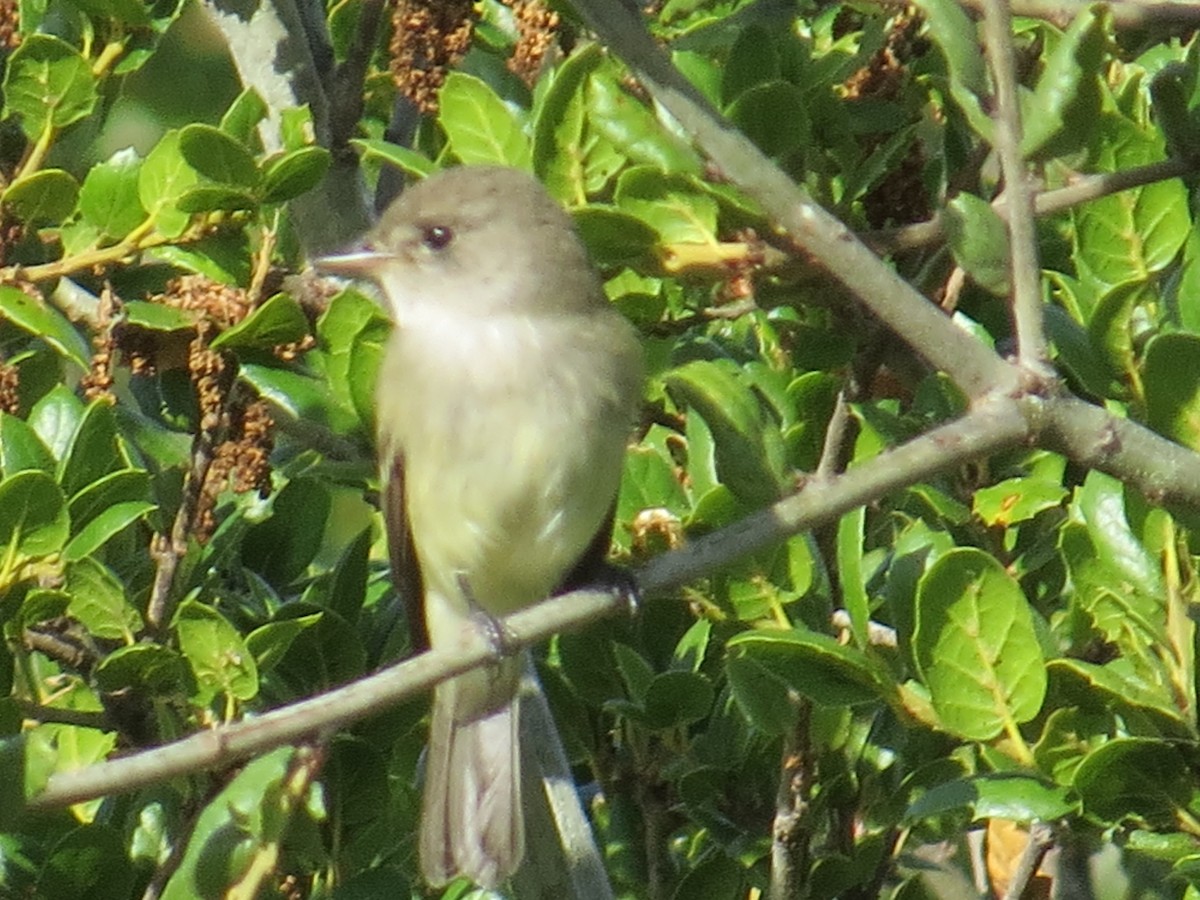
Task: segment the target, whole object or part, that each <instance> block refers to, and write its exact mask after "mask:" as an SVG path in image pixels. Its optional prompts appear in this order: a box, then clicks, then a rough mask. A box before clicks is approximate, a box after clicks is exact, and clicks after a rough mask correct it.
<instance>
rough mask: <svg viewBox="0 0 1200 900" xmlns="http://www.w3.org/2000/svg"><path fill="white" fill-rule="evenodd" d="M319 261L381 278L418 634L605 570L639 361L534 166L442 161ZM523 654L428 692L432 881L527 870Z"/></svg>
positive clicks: (397, 507) (500, 658) (392, 452)
mask: <svg viewBox="0 0 1200 900" xmlns="http://www.w3.org/2000/svg"><path fill="white" fill-rule="evenodd" d="M318 267H319V268H322V269H325V270H326V271H331V272H335V273H338V274H341V275H346V276H350V277H356V278H362V279H367V280H370V281H373V282H374V283H375V284H376V285H377V286H378V288H379V290H380V292H381V294H382V296H383V299H384V301H385V304H386V306H387V307H388V310H389V312H390V315H391V318H392V319H393V322H394V328H393V330H392V334H391V336H390V337H389V339H388V342H387V344H386V348H385V351H384V354H383V358H382V362H381V365H380V374H379V380H378V384H377V389H376V421H377V425H376V436H377V451H378V454H379V459H380V471H381V485H382V490H381V505H382V507H383V514H384V520H385V526H386V531H387V537H388V546H389V555H390V558H391V567H392V573H393V579H394V581H395V582H396V584H397V588H398V590H400V591H401V593H402V594H405V595H407V597H408V598H409V602H410V603H411V602H414V601H418V602H419V604H420V609H421V611H422V612H423V615H416V616H410V619H411V620H412V621H413V624H414V626H415V631H416V633H417V635H418V639H419V640H424V639H427V640H428V642H429V644H430V645H431V646H433V647H434V648H437V647H440V646H443V647H444V646H452V645H454V643H455V642H456V641H457V640H458V639H459V636H460V635H461V634H462V631H463V629H464V628H466V627H473V626H471V625H470V623H471V620H472V619H475V618H477V617H478V616H480V615H482V616H484V617H486V618H489V619H490V620H491V621H492V622H494V621H495V619H496V618H498V617H501V616H505V615H508V614H510V613H513V612H515V611H517V610H520V609H524V608H526V607H529V606H531V605H533V604H536V603H538V602H540V601H542V600H544V599H546V598H547V597H549V596H552V595H553V594H555V593H557V592H559V591H561V590H564V589H566V588H568V587H572V586H578V585H580V584H582V583H585V582H586V581H587V580H588V579H589V578H590V577H591V575H592V573H599V572H601V571H602V570H603V567H604V559H605V556H606V554H607V551H608V549H609V543H610V539H611V529H612V521H613V514H614V509H615V502H616V497H617V493H618V489H619V485H620V481H621V473H622V469H623V460H624V456H625V449H626V446H627V444H628V441H629V438H630V434H631V431H632V427H633V423H634V421H635V417H636V412H637V406H638V403H639V400H640V398H641V391H642V381H643V377H644V361H643V354H642V349H641V344H640V341H639V340H638V337H637V333H636V331H635V329H634V328H633V327H632V325H631V324H630V323H629V322H628V321H627V320H626V319H625V317H624V316H623V315H621V313H620V312H619V311H618V310H616V309H615V308H614V307H613V305H612V304H611V303H610V302H609V301H608V300H607V298H606V296H605V293H604V288H603V282H602V281H601V279H600V276H599V274H598V272H597V270H596V268H595V267H594V266H593V264H592V263H591V261H590V259H589V257H588V253H587V250H586V248H585V246H584V244H583V242H582V241H581V239H580V237H579V235H578V233H577V232H576V230H575V228H574V224H573V220H572V218H571V217H570V215H569V214H568V213H567V212H566V211H565V210H564V209H563V208H562V207H561V206H560V205H559V204H558V203H557V202H556V201H555V200H554V199H553V198H552V197H551V196H550V195H549V194H548V193H547V191H546V190H545V189H544V188H543V187H542V185H541V184H540V183H539V182H538V181H537V180H536V178H534V177H533V176H532V175H531V174H530V173H528V172H525V171H522V170H519V169H516V168H510V167H503V166H460V167H455V168H449V169H445V170H442V171H440V172H437V173H435V174H433V175H430V176H429V177H427V178H425V179H424V180H422V181H420V182H418V183H416V184H414V185H412V186H411V187H409V188H407V189H406V190H405V191H403V193H402V194H401V195H400V196H399V198H397V199H396V200H395V201H393V203H392V204H391V205H390V206H389V207H388V209H387V210H386V211H385V213H384V215H383V216H382V217H381V219H380V221H379V223H378V224H377V225H376V226H375V228H374V229H373V230H372V231H371V232H369V233H368V235H367V236H366V239H365V240H364V242H363V243H362V244H361V245H360V246H359V247H357V248H355V249H353V250H351V251H350V252H347V253H343V254H340V255H338V256H333V257H326V258H324V259H323V260H320V261H319V262H318ZM501 643H502V641H501ZM522 665H523V663H522V660H521V658H520V656H519V655H512V654H509V655H508V656H507V658H505V655H504V654H503V653H499V654H497V658H496V660H495V661H493V662H491V663H489V664H488V665H486V666H485V667H483V668H480V669H476V670H473V671H471V672H468V673H466V674H463V675H458V676H456V677H454V678H451V679H450V680H448V681H446V682H444V683H442V684H440V685H438V686H437V687H436V688H435V690H434V698H433V703H432V707H431V713H430V733H429V741H428V749H427V752H426V757H425V758H426V766H425V775H424V788H423V799H422V812H421V825H420V833H419V838H418V855H419V858H420V865H421V870H422V874H423V876H424V878H425V879H426V881H428V882H429V883H430V884H431V885H433V886H440V885H444V884H446V883H448V882H449V881H451V880H453V879H454V878H456V877H458V876H465V877H467V878H469V879H471V880H472V881H473V882H475V883H476V884H477V885H479V886H482V887H485V888H493V887H496V886H498V885H500V884H502V883H503V882H504V881H506V880H507V879H508V878H510V877H511V876H512V874H513V873H514V872H515V871H516V870H517V868H518V867H519V865H520V864H521V861H522V858H523V856H524V818H523V812H522V802H521V773H520V752H519V745H518V735H519V731H520V729H519V703H518V697H517V687H518V681H519V678H520V675H521V671H522Z"/></svg>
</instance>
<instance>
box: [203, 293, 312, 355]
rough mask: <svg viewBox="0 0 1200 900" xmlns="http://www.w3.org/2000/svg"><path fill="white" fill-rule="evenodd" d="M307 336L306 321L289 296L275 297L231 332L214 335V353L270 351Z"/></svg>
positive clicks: (298, 307) (231, 329) (301, 311)
mask: <svg viewBox="0 0 1200 900" xmlns="http://www.w3.org/2000/svg"><path fill="white" fill-rule="evenodd" d="M306 334H308V318H307V317H306V316H305V315H304V310H302V309H301V308H300V304H298V303H297V302H296V301H295V300H293V299H292V298H291V296H290V295H289V294H276V295H275V296H273V297H271V298H270V299H269V300H267V301H266V302H265V303H263V304H261V305H260V306H258V307H257V308H256V309H255V310H254V311H253V312H251V313H250V315H248V316H246V318H244V319H242V321H240V322H238V323H237V324H236V325H234V326H233V327H232V328H230V329H228V330H226V331H223V332H221V333H220V334H219V335H217V336H216V337H215V338H214V339H213V341H212V344H211V345H210V346H211V347H212V349H214V350H232V351H234V352H239V351H247V350H262V351H269V350H271V349H272V348H273V347H278V346H279V345H280V344H291V343H293V342H295V341H298V340H300V339H301V338H302V337H304V336H305V335H306Z"/></svg>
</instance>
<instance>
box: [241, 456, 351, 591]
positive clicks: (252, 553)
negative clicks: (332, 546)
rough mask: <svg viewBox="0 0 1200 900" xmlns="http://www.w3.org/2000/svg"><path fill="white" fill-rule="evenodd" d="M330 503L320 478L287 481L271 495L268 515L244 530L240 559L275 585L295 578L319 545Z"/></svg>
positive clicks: (287, 582)
mask: <svg viewBox="0 0 1200 900" xmlns="http://www.w3.org/2000/svg"><path fill="white" fill-rule="evenodd" d="M330 503H331V501H330V496H329V489H328V488H327V487H326V486H325V483H324V482H321V481H317V480H315V479H311V478H297V479H293V480H292V481H289V482H288V483H287V485H286V486H285V487H284V489H283V490H282V491H280V492H279V493H278V494H277V495H276V496H275V499H274V501H273V502H272V504H271V516H270V518H268V519H267V520H266V521H264V522H260V523H258V524H257V525H254V526H253V527H252V528H251V529H250V530H249V531H248V532H247V533H246V537H245V539H244V540H243V541H242V562H243V563H244V564H245V565H247V566H249V567H250V568H252V569H254V570H255V571H256V572H258V573H259V574H261V575H262V576H263V577H264V578H265V579H267V581H269V582H271V583H272V584H275V585H279V586H283V585H286V584H289V583H291V582H292V581H294V580H295V579H296V578H299V577H300V575H302V574H303V573H304V570H305V569H306V568H308V564H309V563H311V562H312V560H313V557H314V556H315V555H316V553H317V550H319V549H320V547H321V542H322V540H323V539H324V535H325V525H326V521H327V520H328V518H329V511H330Z"/></svg>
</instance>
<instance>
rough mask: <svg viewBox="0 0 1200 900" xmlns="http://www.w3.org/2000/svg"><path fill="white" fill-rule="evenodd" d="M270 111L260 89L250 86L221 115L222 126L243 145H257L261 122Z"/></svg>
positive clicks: (224, 130) (222, 128) (223, 129)
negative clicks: (260, 93)
mask: <svg viewBox="0 0 1200 900" xmlns="http://www.w3.org/2000/svg"><path fill="white" fill-rule="evenodd" d="M268 112H269V110H268V109H267V104H266V102H264V100H263V98H262V97H261V96H260V95H259V93H258V91H256V90H255V89H254V88H252V87H248V88H245V89H244V90H243V91H242V92H241V93H240V94H238V95H237V97H236V98H235V99H234V101H233V103H231V104H229V109H227V110H226V111H225V115H223V116H221V125H220V128H221V130H222V131H223V132H225V133H226V134H227V135H229V136H230V137H231V138H233V139H234V140H235V141H238V142H239V143H241V144H242V145H244V146H246V147H252V146H256V145H255V141H256V139H257V136H258V126H259V123H261V122H262V121H263V119H265V118H266V117H267V113H268ZM256 168H257V167H256Z"/></svg>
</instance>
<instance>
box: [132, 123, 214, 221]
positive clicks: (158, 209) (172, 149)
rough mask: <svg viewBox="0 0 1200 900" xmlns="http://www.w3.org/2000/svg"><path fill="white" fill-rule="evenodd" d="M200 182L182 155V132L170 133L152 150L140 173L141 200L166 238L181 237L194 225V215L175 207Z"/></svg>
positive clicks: (139, 191) (139, 188)
mask: <svg viewBox="0 0 1200 900" xmlns="http://www.w3.org/2000/svg"><path fill="white" fill-rule="evenodd" d="M199 180H200V175H199V174H198V173H197V172H196V170H195V169H193V168H192V167H191V166H190V165H188V163H187V160H185V159H184V158H183V154H182V153H181V152H180V149H179V132H178V131H168V132H167V133H166V134H165V135H163V136H162V138H161V139H160V140H159V142H158V143H157V144H156V145H155V146H154V149H153V150H151V151H150V153H149V155H148V156H147V157H146V160H145V162H143V163H142V170H141V172H139V173H138V199H139V200H141V203H142V207H143V208H144V209H145V210H146V211H147V214H148V215H150V216H153V217H154V220H155V225H156V227H157V228H158V231H159V233H160V234H162V235H163V236H164V237H167V238H176V237H179V236H180V235H181V234H183V232H184V229H186V228H187V226H188V224H189V223H190V222H191V220H192V217H191V214H190V213H186V212H184V211H183V210H181V209H178V208H177V207H176V204H177V203H178V202H179V198H180V197H182V196H183V195H184V194H186V193H187V192H188V191H189V190H190V189H191V188H193V187H195V185H196V184H197V182H199Z"/></svg>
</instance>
